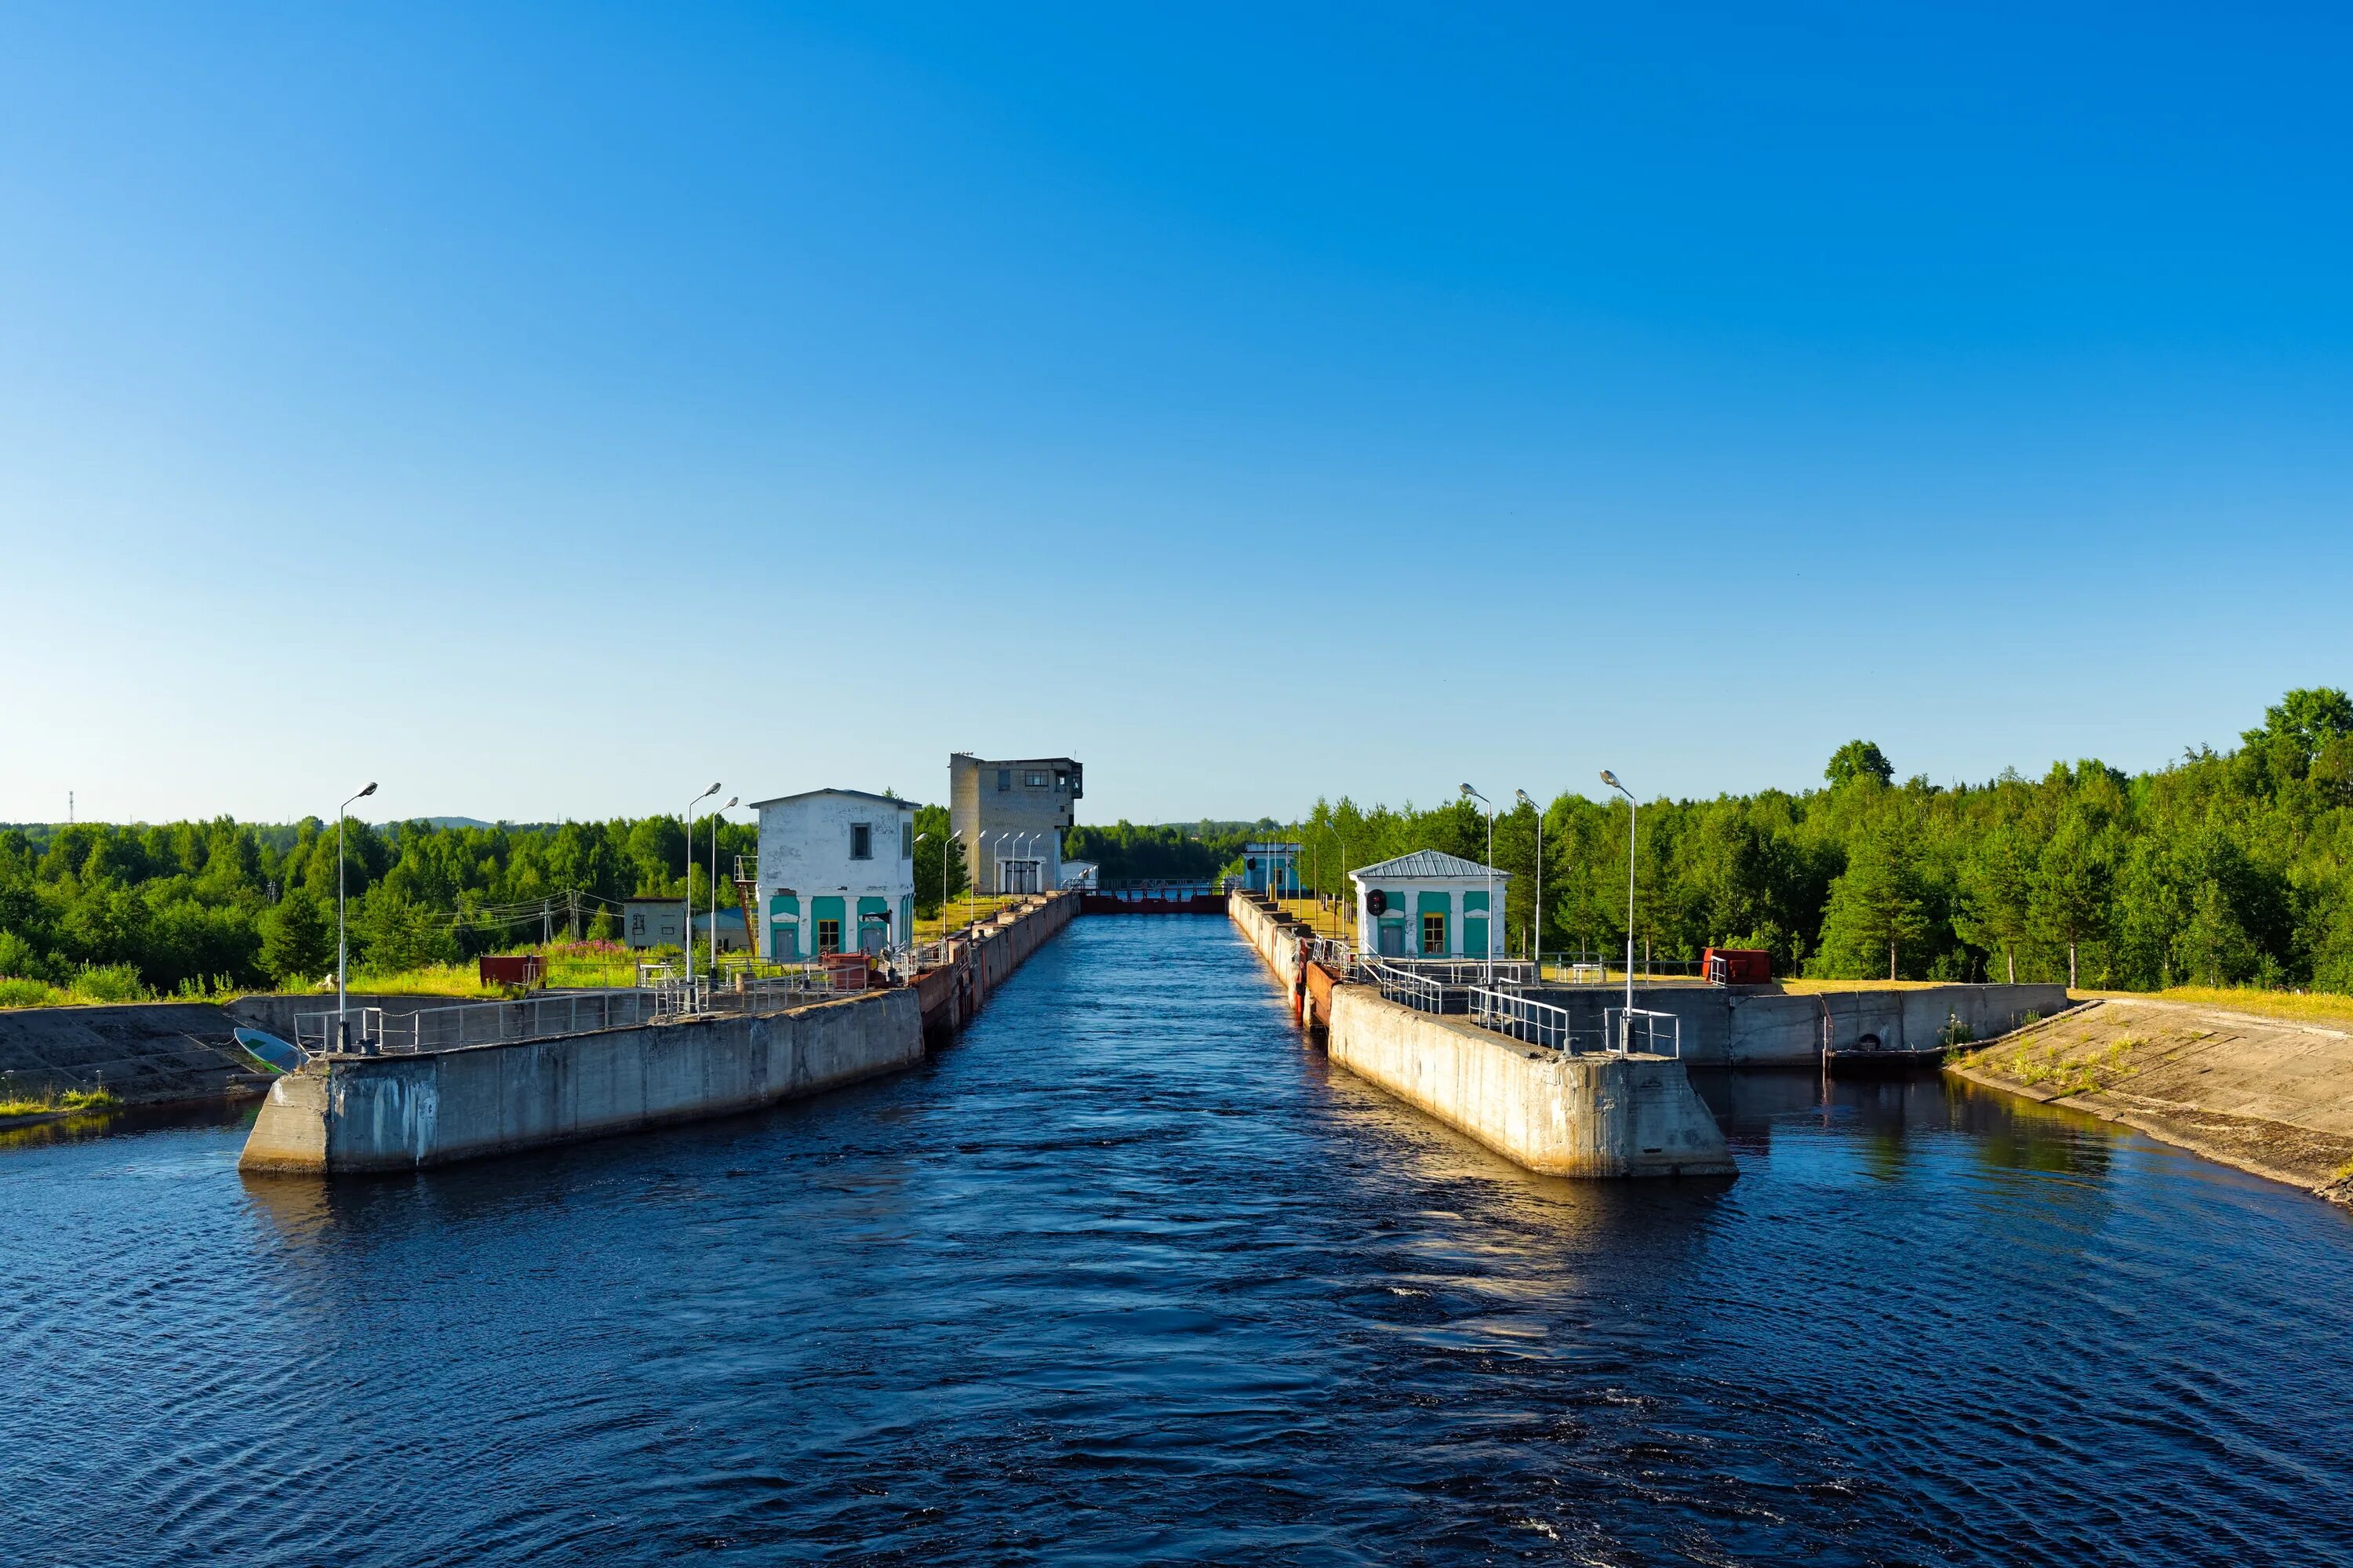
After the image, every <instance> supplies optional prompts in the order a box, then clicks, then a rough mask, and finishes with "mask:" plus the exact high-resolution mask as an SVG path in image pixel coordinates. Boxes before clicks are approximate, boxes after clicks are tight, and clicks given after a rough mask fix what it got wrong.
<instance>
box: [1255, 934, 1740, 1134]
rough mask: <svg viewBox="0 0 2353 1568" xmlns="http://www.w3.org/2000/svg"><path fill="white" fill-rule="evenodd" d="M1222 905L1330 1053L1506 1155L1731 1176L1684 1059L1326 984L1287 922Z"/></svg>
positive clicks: (1361, 1074)
mask: <svg viewBox="0 0 2353 1568" xmlns="http://www.w3.org/2000/svg"><path fill="white" fill-rule="evenodd" d="M1229 909H1230V910H1231V912H1232V915H1233V918H1234V922H1235V924H1236V925H1238V926H1240V927H1241V929H1242V933H1243V935H1244V936H1246V937H1247V938H1249V939H1250V945H1251V946H1252V947H1253V948H1256V949H1257V951H1258V953H1259V955H1260V957H1261V958H1262V959H1265V960H1266V963H1267V967H1268V968H1269V969H1272V970H1273V971H1274V972H1275V974H1276V975H1277V976H1278V977H1280V978H1281V979H1282V981H1283V983H1284V985H1285V988H1286V990H1287V991H1289V992H1290V994H1291V996H1292V998H1293V1008H1294V1011H1295V1012H1297V1013H1298V1015H1299V1016H1300V1017H1301V1018H1302V1020H1303V1022H1309V1023H1319V1022H1320V1023H1321V1024H1322V1026H1323V1027H1324V1031H1325V1034H1326V1040H1327V1048H1328V1049H1329V1051H1330V1054H1331V1058H1332V1060H1333V1061H1335V1062H1336V1063H1338V1064H1339V1065H1342V1066H1344V1067H1345V1068H1347V1069H1348V1070H1349V1071H1350V1072H1352V1073H1354V1074H1356V1075H1357V1076H1358V1077H1361V1078H1364V1079H1366V1081H1367V1082H1369V1083H1373V1084H1377V1085H1378V1086H1380V1087H1382V1088H1384V1089H1386V1090H1388V1092H1389V1093H1390V1094H1393V1095H1395V1096H1397V1097H1398V1098H1399V1099H1401V1100H1404V1101H1405V1102H1406V1103H1407V1104H1409V1105H1411V1106H1414V1107H1418V1108H1419V1109H1421V1110H1423V1111H1426V1112H1428V1113H1429V1114H1430V1115H1431V1116H1433V1117H1436V1118H1438V1119H1439V1120H1440V1121H1442V1122H1445V1123H1446V1124H1447V1125H1448V1126H1450V1127H1451V1128H1455V1129H1457V1130H1458V1131H1461V1132H1463V1133H1467V1134H1468V1135H1470V1136H1471V1137H1472V1138H1474V1139H1478V1140H1479V1141H1480V1142H1481V1143H1483V1144H1485V1145H1486V1146H1487V1147H1488V1148H1490V1149H1492V1150H1495V1152H1497V1153H1498V1154H1501V1155H1503V1156H1504V1158H1506V1159H1508V1160H1513V1161H1514V1162H1516V1163H1518V1164H1520V1165H1524V1166H1525V1167H1526V1168H1527V1169H1529V1170H1531V1171H1541V1172H1543V1173H1544V1174H1546V1175H1552V1176H1586V1177H1600V1176H1730V1175H1735V1174H1736V1173H1737V1167H1736V1166H1735V1165H1734V1164H1733V1160H1732V1151H1731V1150H1730V1149H1729V1148H1727V1147H1726V1146H1725V1141H1724V1135H1723V1133H1722V1132H1721V1131H1719V1130H1718V1129H1717V1128H1716V1125H1715V1118H1714V1117H1713V1116H1711V1115H1710V1114H1709V1113H1708V1109H1707V1107H1706V1106H1704V1105H1703V1104H1702V1103H1701V1102H1700V1098H1699V1096H1698V1095H1696V1094H1695V1093H1694V1092H1693V1090H1692V1086H1691V1079H1690V1077H1689V1076H1688V1075H1686V1074H1685V1073H1684V1071H1683V1064H1682V1063H1681V1062H1679V1061H1675V1060H1673V1059H1672V1058H1669V1057H1664V1056H1651V1055H1641V1054H1635V1055H1626V1056H1610V1055H1584V1056H1571V1055H1567V1054H1562V1053H1560V1052H1557V1051H1552V1050H1547V1049H1545V1048H1543V1047H1540V1046H1535V1045H1529V1044H1524V1043H1523V1042H1521V1041H1518V1040H1514V1039H1512V1038H1510V1037H1509V1036H1507V1035H1503V1034H1497V1033H1493V1032H1491V1031H1489V1030H1485V1029H1480V1028H1477V1027H1475V1026H1473V1025H1472V1024H1471V1023H1470V1022H1468V1021H1467V1020H1462V1019H1456V1018H1446V1017H1441V1016H1439V1015H1436V1014H1433V1013H1428V1012H1416V1011H1415V1010H1413V1009H1412V1008H1409V1007H1405V1006H1401V1005H1399V1004H1398V1003H1397V1002H1393V1001H1387V1000H1386V999H1384V998H1383V997H1382V996H1381V994H1380V992H1379V991H1377V990H1376V989H1374V988H1373V987H1371V986H1366V985H1351V984H1345V983H1343V984H1334V983H1332V982H1331V980H1330V977H1329V976H1328V975H1326V974H1325V973H1324V971H1323V969H1322V968H1321V966H1319V965H1316V964H1314V963H1311V962H1309V961H1308V960H1307V959H1305V958H1304V956H1303V953H1302V950H1301V949H1302V947H1303V939H1304V938H1305V935H1306V933H1305V931H1304V929H1303V927H1300V926H1299V925H1298V923H1297V922H1295V921H1291V920H1287V919H1285V918H1283V917H1282V916H1277V915H1276V914H1274V913H1272V912H1271V911H1270V910H1268V909H1267V908H1266V907H1265V906H1262V905H1261V904H1260V903H1258V902H1257V901H1256V900H1255V899H1252V898H1250V896H1248V895H1243V894H1235V895H1232V897H1231V900H1230V902H1229ZM1318 980H1321V981H1322V983H1321V984H1320V985H1319V984H1318V983H1317V982H1318Z"/></svg>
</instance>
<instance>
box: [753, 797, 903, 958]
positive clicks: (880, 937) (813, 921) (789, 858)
mask: <svg viewBox="0 0 2353 1568" xmlns="http://www.w3.org/2000/svg"><path fill="white" fill-rule="evenodd" d="M752 809H753V810H755V811H757V812H759V813H760V861H759V874H758V883H759V895H758V902H757V904H756V906H755V907H757V908H758V909H759V910H760V912H761V914H762V916H763V919H762V922H761V924H762V927H763V928H762V930H761V931H760V932H759V933H758V938H759V945H760V955H761V956H762V957H763V958H766V959H774V960H776V961H777V962H779V963H791V962H794V961H795V960H797V959H811V958H815V957H817V956H818V955H819V954H823V953H847V952H858V951H865V952H879V951H881V949H882V948H886V947H894V946H896V945H898V944H899V943H902V942H904V941H905V940H906V939H907V933H908V932H909V931H910V930H911V929H913V926H914V923H915V803H914V802H913V800H896V799H893V798H892V797H891V796H889V795H870V794H868V793H867V792H866V791H865V790H863V789H808V790H804V791H803V792H802V793H800V794H798V795H783V796H779V797H778V798H776V800H754V802H753V803H752Z"/></svg>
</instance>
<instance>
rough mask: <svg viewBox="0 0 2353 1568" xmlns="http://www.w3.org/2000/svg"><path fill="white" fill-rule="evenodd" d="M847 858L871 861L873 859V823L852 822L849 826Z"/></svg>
mask: <svg viewBox="0 0 2353 1568" xmlns="http://www.w3.org/2000/svg"><path fill="white" fill-rule="evenodd" d="M849 858H850V859H852V860H872V859H873V858H874V824H873V823H871V822H852V823H850V824H849Z"/></svg>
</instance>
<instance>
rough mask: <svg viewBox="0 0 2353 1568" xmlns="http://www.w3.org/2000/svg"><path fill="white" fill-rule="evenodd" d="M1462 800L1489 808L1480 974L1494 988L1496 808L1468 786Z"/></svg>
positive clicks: (1463, 788) (1465, 922) (1464, 789)
mask: <svg viewBox="0 0 2353 1568" xmlns="http://www.w3.org/2000/svg"><path fill="white" fill-rule="evenodd" d="M1462 798H1463V799H1464V800H1476V801H1478V802H1479V804H1481V805H1482V806H1485V807H1486V808H1487V942H1486V947H1487V950H1486V952H1485V953H1483V954H1482V955H1481V957H1482V959H1484V960H1485V965H1484V968H1482V969H1481V971H1480V972H1481V973H1482V974H1484V975H1485V976H1486V977H1487V984H1488V985H1489V986H1490V987H1493V985H1494V983H1495V808H1494V806H1493V803H1492V802H1491V801H1489V800H1488V799H1487V797H1486V796H1484V795H1482V794H1481V793H1479V791H1478V790H1476V789H1472V788H1471V786H1470V785H1468V784H1465V785H1464V786H1462ZM1463 924H1464V925H1466V926H1467V925H1469V924H1470V922H1469V921H1467V920H1466V921H1464V922H1463Z"/></svg>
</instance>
